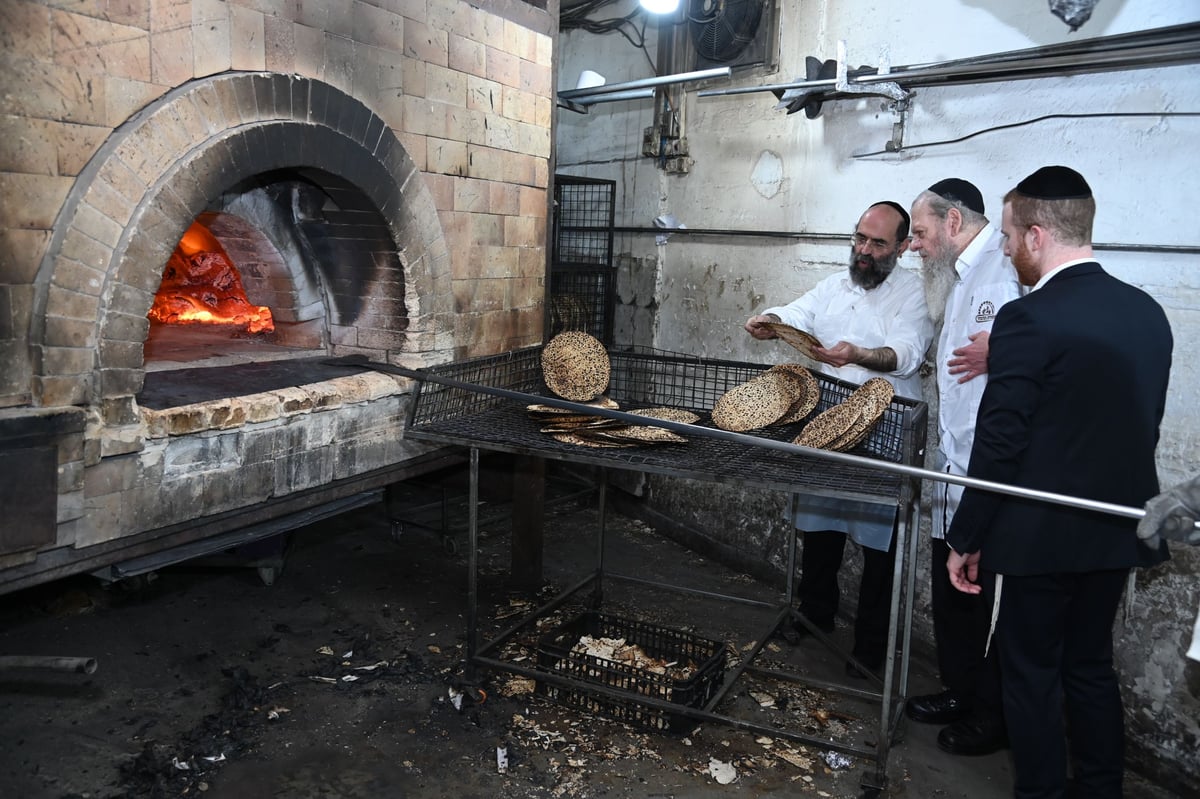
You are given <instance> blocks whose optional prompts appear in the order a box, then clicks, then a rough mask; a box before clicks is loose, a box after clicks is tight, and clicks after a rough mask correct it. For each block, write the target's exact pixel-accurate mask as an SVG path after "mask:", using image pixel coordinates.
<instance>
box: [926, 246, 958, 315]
mask: <svg viewBox="0 0 1200 799" xmlns="http://www.w3.org/2000/svg"><path fill="white" fill-rule="evenodd" d="M957 262H958V256H957V255H951V254H950V253H949V252H947V253H946V254H945V255H943V256H942V257H940V258H928V259H926V260H925V261H924V262H923V264H922V268H921V278H922V281H923V282H924V284H925V304H926V305H928V306H929V318H930V319H932V320H933V323H934V324H935V325H938V326H940V325H941V324H942V320H943V319H944V318H945V317H946V300H947V299H948V298H949V297H950V290H951V289H953V288H954V284H955V283H957V282H958V272H957V270H955V268H954V265H955V264H956V263H957Z"/></svg>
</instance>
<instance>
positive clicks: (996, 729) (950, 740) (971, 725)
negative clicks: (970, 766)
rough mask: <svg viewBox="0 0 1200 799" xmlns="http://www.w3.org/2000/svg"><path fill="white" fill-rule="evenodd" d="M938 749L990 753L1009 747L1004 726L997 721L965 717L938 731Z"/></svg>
mask: <svg viewBox="0 0 1200 799" xmlns="http://www.w3.org/2000/svg"><path fill="white" fill-rule="evenodd" d="M937 742H938V749H941V750H942V751H943V752H949V753H950V754H952V755H990V754H992V753H993V752H999V751H1000V750H1001V749H1007V748H1008V736H1007V735H1006V734H1005V733H1004V728H1003V727H1002V726H1000V725H999V724H997V723H995V722H988V721H980V720H979V719H964V720H962V721H958V722H955V723H954V724H951V725H950V726H949V727H945V728H943V729H942V731H941V732H939V733H938V737H937Z"/></svg>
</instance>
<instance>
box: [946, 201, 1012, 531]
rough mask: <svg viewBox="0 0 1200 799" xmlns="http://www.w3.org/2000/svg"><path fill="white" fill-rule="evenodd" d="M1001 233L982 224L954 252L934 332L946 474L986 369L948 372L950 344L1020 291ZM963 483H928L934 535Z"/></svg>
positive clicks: (966, 445) (962, 342)
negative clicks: (952, 276)
mask: <svg viewBox="0 0 1200 799" xmlns="http://www.w3.org/2000/svg"><path fill="white" fill-rule="evenodd" d="M1003 241H1004V237H1003V236H1002V235H1001V234H1000V231H999V230H997V229H996V228H995V227H994V226H993V225H992V224H990V223H989V224H988V225H986V226H985V227H984V228H983V229H982V230H980V231H979V233H978V234H977V235H976V236H975V238H974V239H972V240H971V243H970V244H968V245H967V247H966V249H964V250H963V251H962V253H960V254H959V256H958V262H957V263H956V264H955V265H954V268H955V270H956V271H957V272H958V280H957V281H956V282H955V283H954V286H953V287H952V288H951V289H950V294H949V296H948V297H947V298H946V314H945V319H944V321H943V322H942V333H941V336H939V337H938V349H937V361H936V368H937V386H938V433H939V434H940V437H939V438H940V443H939V444H938V453H939V455H940V458H939V464H938V468H940V469H941V470H942V471H945V472H947V473H948V474H958V475H965V474H966V473H967V465H968V463H969V462H970V460H971V444H972V443H973V442H974V440H975V417H976V416H977V415H978V414H979V401H980V400H981V399H983V389H984V388H985V387H986V386H987V375H980V376H979V377H976V378H974V379H971V380H968V381H967V382H965V383H959V382H958V378H959V377H960V376H961V375H952V374H950V367H949V366H948V365H947V364H948V362H949V361H950V359H951V358H953V357H954V350H956V349H958V348H959V347H964V346H966V345H967V344H969V343H970V338H969V337H970V336H971V335H972V334H974V333H979V332H982V331H987V332H988V333H991V331H992V322H993V321H994V320H995V318H996V313H997V312H998V311H999V310H1000V308H1001V306H1003V305H1004V304H1005V303H1007V302H1010V301H1012V300H1015V299H1017V298H1018V297H1020V296H1021V294H1022V293H1023V290H1022V288H1021V284H1020V283H1019V282H1018V280H1017V273H1016V270H1015V269H1013V266H1012V264H1011V263H1010V262H1009V260H1008V258H1007V257H1005V255H1004V249H1003ZM962 493H963V487H962V486H959V485H951V484H950V483H940V482H939V483H935V484H934V489H933V537H934V538H945V536H946V530H947V528H949V526H950V520H951V519H952V518H954V512H955V510H957V509H958V503H959V500H960V499H961V498H962Z"/></svg>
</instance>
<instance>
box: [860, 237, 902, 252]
mask: <svg viewBox="0 0 1200 799" xmlns="http://www.w3.org/2000/svg"><path fill="white" fill-rule="evenodd" d="M850 243H851V244H853V245H854V247H855V249H858V248H862V249H867V250H872V251H873V252H886V251H887V250H890V249H892V248H893V247H895V246H896V244H899V242H891V241H884V240H883V239H871V238H867V237H866V236H864V235H863V234H861V233H855V234H854V235H853V236H851V237H850Z"/></svg>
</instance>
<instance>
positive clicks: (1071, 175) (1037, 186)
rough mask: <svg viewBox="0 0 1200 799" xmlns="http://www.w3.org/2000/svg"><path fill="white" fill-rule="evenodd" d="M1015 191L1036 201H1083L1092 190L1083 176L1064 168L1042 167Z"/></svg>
mask: <svg viewBox="0 0 1200 799" xmlns="http://www.w3.org/2000/svg"><path fill="white" fill-rule="evenodd" d="M1017 191H1018V192H1019V193H1021V194H1024V195H1025V196H1026V197H1033V198H1034V199H1037V200H1085V199H1087V198H1088V197H1091V196H1092V188H1091V186H1089V185H1088V184H1087V181H1086V180H1084V179H1083V175H1081V174H1079V173H1078V172H1076V171H1075V170H1074V169H1071V168H1070V167H1066V166H1044V167H1042V168H1041V169H1039V170H1038V171H1037V172H1034V173H1033V174H1032V175H1030V176H1029V177H1027V178H1025V179H1024V180H1022V181H1021V182H1020V183H1018V184H1017Z"/></svg>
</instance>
